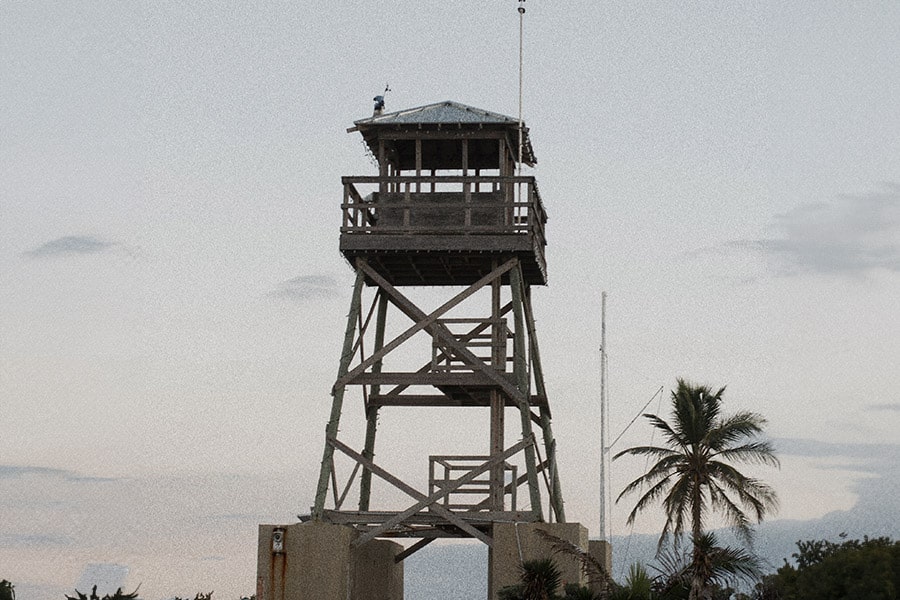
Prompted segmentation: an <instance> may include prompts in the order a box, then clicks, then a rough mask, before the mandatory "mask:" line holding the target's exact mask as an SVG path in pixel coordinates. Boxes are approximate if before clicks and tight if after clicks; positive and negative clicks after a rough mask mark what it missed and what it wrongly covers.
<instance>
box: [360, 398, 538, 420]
mask: <svg viewBox="0 0 900 600" xmlns="http://www.w3.org/2000/svg"><path fill="white" fill-rule="evenodd" d="M546 402H547V399H546V398H543V397H541V396H531V399H530V400H529V402H528V403H529V404H530V405H531V406H543V405H544V404H546ZM488 405H489V400H488V399H485V400H484V402H476V401H466V400H456V399H454V398H451V397H450V396H447V395H446V394H381V395H378V396H374V395H373V396H370V397H369V406H371V407H376V408H380V407H383V406H422V407H444V406H488ZM506 407H507V408H516V407H518V404H516V402H515V400H513V399H512V398H506ZM535 418H537V417H535Z"/></svg>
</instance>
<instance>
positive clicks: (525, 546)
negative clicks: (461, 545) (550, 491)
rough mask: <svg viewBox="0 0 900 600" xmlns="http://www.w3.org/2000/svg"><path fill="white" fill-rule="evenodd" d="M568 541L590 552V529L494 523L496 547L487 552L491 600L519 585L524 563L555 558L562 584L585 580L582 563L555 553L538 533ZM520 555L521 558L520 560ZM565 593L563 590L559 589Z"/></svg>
mask: <svg viewBox="0 0 900 600" xmlns="http://www.w3.org/2000/svg"><path fill="white" fill-rule="evenodd" d="M537 530H541V531H546V532H547V533H549V534H550V535H554V536H556V537H558V538H562V539H564V540H566V541H569V542H571V543H573V544H575V545H576V546H578V547H579V548H581V549H582V550H585V551H587V550H588V530H587V528H586V527H584V526H583V525H581V524H580V523H518V524H516V523H495V524H494V528H493V532H494V535H493V537H494V547H493V548H491V550H490V552H489V553H488V598H489V599H490V600H497V598H498V593H499V591H500V590H501V589H502V588H504V587H506V586H508V585H515V584H517V583H519V582H520V577H519V575H520V573H521V565H522V562H523V561H528V560H535V559H539V558H552V559H553V561H554V562H555V563H556V566H557V567H558V568H559V570H560V572H561V574H562V585H565V584H567V583H577V584H579V585H584V584H585V583H586V580H585V578H584V575H583V573H582V570H581V562H580V561H579V560H578V559H577V558H574V557H571V556H566V555H565V554H561V553H553V550H552V548H551V545H552V544H551V543H550V542H549V541H547V540H545V539H544V538H543V537H541V536H539V535H538V534H537V533H536V531H537ZM520 556H521V558H520ZM559 591H560V592H562V587H560V590H559Z"/></svg>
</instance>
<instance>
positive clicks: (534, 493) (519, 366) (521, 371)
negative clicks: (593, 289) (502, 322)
mask: <svg viewBox="0 0 900 600" xmlns="http://www.w3.org/2000/svg"><path fill="white" fill-rule="evenodd" d="M509 288H510V293H511V295H512V303H513V319H514V320H515V324H516V331H515V338H514V340H513V347H514V351H513V369H514V371H515V375H516V386H517V387H518V388H519V394H520V395H521V396H522V397H524V398H525V399H526V400H524V401H522V402H520V404H519V412H520V414H521V416H522V438H523V439H525V438H530V437H532V432H531V407H530V406H529V404H528V400H527V398H528V397H529V389H528V388H529V383H530V382H529V375H528V361H527V356H526V354H525V352H526V350H525V316H524V310H523V297H524V293H523V292H524V289H523V287H522V266H521V264H519V263H516V266H515V267H513V269H512V270H510V272H509ZM525 471H526V474H527V475H528V492H529V495H530V499H531V510H532V512H534V514H535V515H536V516H537V517H538V519H539V520H543V508H542V507H541V490H540V488H539V487H538V473H537V461H536V459H535V450H534V447H533V446H527V447H526V448H525Z"/></svg>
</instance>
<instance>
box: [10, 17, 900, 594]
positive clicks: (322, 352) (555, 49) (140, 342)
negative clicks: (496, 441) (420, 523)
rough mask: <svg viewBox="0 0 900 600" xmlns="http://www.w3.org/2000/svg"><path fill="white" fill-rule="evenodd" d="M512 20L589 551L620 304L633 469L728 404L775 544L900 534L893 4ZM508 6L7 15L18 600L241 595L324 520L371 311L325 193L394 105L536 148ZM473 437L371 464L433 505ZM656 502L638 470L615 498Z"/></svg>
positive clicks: (575, 482)
mask: <svg viewBox="0 0 900 600" xmlns="http://www.w3.org/2000/svg"><path fill="white" fill-rule="evenodd" d="M525 5H526V8H527V12H526V15H525V27H524V31H525V38H524V39H525V42H524V57H525V60H524V116H525V120H526V122H527V124H528V126H529V128H530V134H531V138H532V142H533V144H534V148H535V152H536V155H537V158H538V165H537V167H536V168H535V169H534V170H533V172H531V173H530V174H533V175H535V176H536V177H537V179H538V182H539V185H540V190H541V195H542V198H543V201H544V204H545V206H546V209H547V211H548V214H549V217H550V221H549V223H548V225H547V227H548V229H547V231H548V234H547V235H548V248H547V259H548V274H549V280H550V283H549V285H548V286H547V287H546V288H541V289H536V290H534V304H535V312H536V319H537V331H538V338H539V340H540V344H541V357H542V359H543V362H544V370H545V377H546V382H547V385H548V388H549V395H550V402H551V404H552V406H553V409H554V422H553V426H554V433H555V435H556V437H557V439H558V445H559V456H560V461H561V464H560V470H561V477H562V483H563V486H564V488H563V489H564V494H565V498H566V502H567V516H568V518H569V520H577V521H580V522H583V523H585V524H586V525H587V526H588V527H589V528H590V529H591V530H596V528H597V525H596V523H597V520H598V518H599V517H598V514H597V510H598V509H597V506H598V501H597V494H598V489H599V479H600V477H599V459H598V455H599V441H598V431H599V391H598V389H599V344H600V322H599V308H600V294H601V291H604V290H605V291H607V292H608V294H609V300H608V316H607V337H608V339H607V348H608V352H609V357H610V362H609V373H610V376H609V393H610V412H611V415H610V428H611V430H612V432H613V434H614V435H618V433H619V432H621V431H622V430H624V429H625V428H626V426H627V425H628V423H629V422H630V421H631V420H632V418H633V417H634V416H635V415H637V414H638V413H639V412H641V411H642V410H643V409H644V407H645V405H647V408H646V410H647V411H649V412H661V413H666V412H667V410H666V403H665V399H666V398H667V397H668V394H669V390H671V389H672V387H673V386H674V385H675V380H676V378H678V377H683V378H686V379H688V380H690V381H694V382H697V383H707V384H709V385H711V386H713V387H718V386H723V385H727V391H726V395H725V398H726V405H725V406H726V410H730V411H737V410H752V411H756V412H759V413H761V414H763V415H764V416H765V417H766V418H767V419H768V425H767V430H768V432H769V435H770V436H771V438H772V439H773V440H774V441H775V443H776V447H777V448H778V449H779V452H780V456H781V461H782V467H781V469H780V471H772V470H768V471H761V472H760V476H761V477H764V478H766V480H767V481H769V482H771V483H772V485H774V486H775V487H776V489H777V490H778V492H779V494H780V496H781V509H780V512H779V513H778V514H777V515H776V516H775V517H774V520H773V521H772V523H771V524H772V525H773V526H776V525H779V524H781V525H784V526H785V527H787V526H788V525H789V524H795V525H796V524H797V523H807V522H809V523H812V522H815V523H819V524H820V525H821V524H827V525H828V527H831V528H834V529H838V528H841V527H844V526H846V528H848V529H851V531H850V532H849V533H851V534H853V535H863V534H866V533H875V532H873V531H872V529H877V528H878V527H879V526H881V527H884V528H886V529H884V531H883V533H885V534H889V535H895V536H897V535H900V531H898V530H897V529H896V527H897V526H896V523H898V522H900V503H898V498H900V493H898V492H900V490H898V484H897V481H898V478H897V477H896V467H894V466H893V465H894V464H896V461H892V460H888V458H890V457H896V456H897V455H898V454H900V451H898V449H900V440H898V436H897V433H896V432H897V430H898V427H900V398H898V392H897V390H898V389H900V369H898V368H897V365H898V364H900V310H898V308H897V306H898V300H900V111H898V110H897V106H898V105H900V72H898V71H897V68H896V57H897V56H898V55H900V37H898V36H897V35H896V32H897V31H898V30H900V5H898V4H897V3H894V2H869V3H851V2H825V3H817V4H809V5H806V4H803V3H790V2H776V1H760V2H754V3H743V4H740V5H736V4H723V3H715V2H697V3H681V2H633V3H600V2H588V1H587V0H573V1H571V2H565V3H550V2H542V1H540V0H529V1H527V2H526V3H525ZM517 6H518V3H517V2H514V1H513V0H489V1H484V0H481V1H475V0H458V1H456V2H445V3H438V2H420V1H419V2H414V1H412V0H396V1H394V2H390V3H387V2H370V3H366V4H359V3H347V2H334V3H328V4H327V5H323V4H322V3H312V2H307V1H304V0H300V1H294V2H276V1H268V2H266V1H262V0H260V1H244V2H226V3H222V2H212V1H204V0H200V1H197V2H192V3H181V2H175V1H172V0H160V1H158V2H126V3H116V4H110V3H106V2H91V1H86V0H73V1H72V2H67V3H62V4H59V3H49V2H18V1H10V2H3V3H0V423H2V427H3V435H0V566H2V569H3V570H4V572H2V573H0V578H6V579H9V580H12V581H13V582H14V583H16V586H17V592H18V597H19V598H20V599H21V600H30V599H31V598H45V597H53V596H54V595H56V596H55V597H60V596H59V594H61V593H62V592H63V591H71V589H72V587H73V586H75V585H80V584H82V583H80V582H82V581H83V580H84V578H85V577H88V578H89V575H90V574H91V573H98V574H102V575H103V576H104V577H108V578H109V579H111V580H112V579H116V580H117V581H120V582H121V583H122V584H123V585H125V586H131V587H134V586H136V585H138V584H139V583H140V585H141V594H142V597H144V598H147V599H149V600H157V599H161V598H165V597H170V596H171V595H174V594H181V595H188V594H190V595H191V596H193V594H194V593H196V592H197V591H209V590H213V589H214V590H216V597H223V598H237V597H238V595H240V594H249V593H251V592H252V591H253V587H254V581H255V552H256V550H255V547H256V527H257V525H258V524H259V523H271V522H276V523H290V522H293V521H294V520H295V517H296V515H297V514H298V513H303V512H307V511H308V509H309V506H310V505H311V504H312V500H313V496H314V492H315V490H314V486H315V478H316V475H317V469H318V463H319V460H320V457H321V452H322V445H323V430H324V426H325V423H326V420H327V414H328V411H329V408H330V396H329V393H330V388H331V385H332V383H333V381H334V377H335V373H336V371H337V367H338V359H339V354H340V345H341V342H342V336H343V330H344V325H345V323H344V322H345V319H346V314H347V311H348V307H349V300H350V292H351V288H352V281H353V276H352V272H351V270H350V268H349V267H348V265H347V264H346V263H345V262H344V261H343V259H342V258H341V256H340V254H339V252H338V245H337V244H338V228H339V225H340V207H339V205H340V202H341V184H340V177H341V176H343V175H368V174H374V172H375V171H374V169H373V167H372V165H371V163H370V162H369V159H368V158H367V157H366V154H365V152H364V147H363V145H362V143H361V139H360V137H359V136H358V134H348V133H347V132H346V128H348V127H350V126H351V125H352V122H353V121H354V120H356V119H361V118H365V117H368V116H370V115H371V110H372V104H371V98H372V97H373V96H374V95H376V94H377V93H380V92H381V91H382V90H384V88H385V85H386V84H389V85H390V88H391V91H390V92H389V93H388V94H387V98H386V101H387V110H389V111H390V110H399V109H401V108H409V107H414V106H420V105H424V104H428V103H432V102H437V101H442V100H454V101H458V102H462V103H464V104H469V105H472V106H476V107H479V108H483V109H487V110H491V111H494V112H500V113H503V114H507V115H516V114H517V111H518V71H517V67H518V30H519V28H518V25H519V22H518V18H519V17H518V13H517V12H516V8H517ZM415 294H418V295H417V298H421V302H423V303H425V304H428V303H435V302H437V301H438V300H439V299H440V298H445V297H446V296H445V295H443V292H441V293H438V292H435V291H433V290H432V291H429V290H418V291H416V292H415ZM661 386H662V387H663V389H664V390H665V391H664V393H663V401H662V402H660V399H659V398H660V397H659V396H656V397H655V398H654V394H655V392H656V391H657V390H658V389H659V388H660V387H661ZM651 400H652V401H651ZM648 401H649V404H647V403H648ZM345 415H346V416H345V420H346V421H347V422H348V425H347V428H348V429H347V431H348V435H350V434H353V432H354V429H353V426H352V425H350V424H349V419H350V417H351V415H352V416H353V418H356V419H357V420H358V419H359V407H358V406H353V407H348V408H347V409H346V411H345ZM484 417H485V415H484V414H482V413H478V412H477V411H476V412H473V413H472V414H471V415H469V414H466V415H465V419H463V420H460V415H459V414H457V413H454V412H447V411H443V412H442V411H436V412H415V411H408V412H403V413H402V414H387V413H385V415H383V417H382V429H381V432H382V433H381V438H380V441H379V443H380V444H383V446H382V447H383V448H384V449H385V450H386V451H388V452H386V454H391V453H393V454H395V455H406V456H408V457H413V458H408V459H405V460H404V459H400V460H399V463H398V466H397V467H396V472H398V473H401V474H403V475H404V476H407V477H409V478H410V480H412V481H419V480H421V479H422V478H423V477H425V476H426V473H425V472H424V466H423V465H424V460H425V459H424V458H423V457H424V456H425V455H427V454H429V453H431V454H437V453H443V451H444V450H446V449H448V448H449V449H451V450H455V449H456V448H457V446H460V445H461V447H467V446H466V443H467V441H466V439H465V438H464V439H463V440H462V441H460V440H459V437H460V436H464V435H465V431H466V430H467V428H468V427H470V426H471V428H473V429H476V428H480V427H483V426H484V424H483V421H484ZM469 419H471V423H470V422H469ZM448 423H454V424H455V425H456V426H455V427H448V426H447V424H448ZM411 426H415V427H418V428H422V430H423V431H424V432H425V433H426V434H428V435H422V436H416V437H415V438H414V439H411V438H410V437H409V436H408V435H406V434H405V432H406V431H408V430H409V427H411ZM454 436H456V437H454ZM650 436H651V431H650V429H649V428H648V427H647V426H646V424H644V423H642V421H641V420H640V419H639V420H638V421H637V422H636V423H635V424H634V425H632V426H631V427H630V428H628V430H627V432H626V433H625V434H624V435H623V436H622V438H621V439H620V440H619V442H617V445H616V446H615V447H614V448H613V451H616V450H619V449H624V448H625V447H628V446H629V445H635V444H645V443H647V442H648V440H649V439H650ZM428 441H431V442H439V443H445V444H447V446H443V447H437V448H435V447H430V446H428V444H427V442H428ZM485 445H486V442H485ZM483 450H484V449H483V448H481V447H477V448H472V449H471V451H472V452H474V453H480V452H482V451H483ZM886 457H887V458H886ZM642 467H643V465H642V464H641V462H640V461H637V460H635V461H632V462H629V461H628V460H625V459H623V460H621V461H618V462H616V463H615V464H614V465H613V468H612V472H611V482H612V483H611V487H612V489H613V490H614V492H615V493H617V492H618V490H621V489H622V488H623V487H624V485H625V484H626V483H627V482H628V481H630V480H631V479H633V478H634V477H636V476H637V475H638V474H639V473H640V470H641V468H642ZM629 510H630V505H628V502H627V500H626V501H624V503H620V504H618V505H616V506H615V507H614V508H613V516H612V524H611V528H612V532H613V534H615V535H625V534H627V533H629V532H630V531H632V529H631V528H629V527H626V525H625V524H624V520H625V516H626V515H627V513H628V511H629ZM660 523H661V521H660V519H659V517H658V515H654V514H647V515H646V516H644V517H641V519H639V520H638V522H637V523H636V524H635V528H634V530H633V531H635V532H636V533H652V532H654V531H658V530H659V526H660ZM890 524H893V525H890ZM891 527H893V529H891ZM854 528H855V529H854ZM823 531H825V533H823V535H825V534H827V535H836V534H837V533H839V531H831V530H830V529H828V528H826V529H825V530H823ZM48 564H52V565H53V569H47V568H46V565H48ZM86 573H87V575H86ZM98 576H99V575H98ZM110 585H111V584H110Z"/></svg>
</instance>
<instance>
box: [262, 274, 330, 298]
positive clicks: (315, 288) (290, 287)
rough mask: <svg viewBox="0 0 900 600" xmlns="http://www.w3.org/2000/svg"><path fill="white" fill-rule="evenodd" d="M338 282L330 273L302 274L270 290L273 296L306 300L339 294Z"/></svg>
mask: <svg viewBox="0 0 900 600" xmlns="http://www.w3.org/2000/svg"><path fill="white" fill-rule="evenodd" d="M337 290H338V283H337V280H336V279H335V278H334V277H331V276H329V275H300V276H299V277H294V278H293V279H288V280H287V281H284V282H282V283H280V284H279V285H278V287H277V288H276V289H274V290H272V291H271V292H269V294H268V295H269V297H271V298H281V299H285V300H292V301H295V302H304V301H307V300H315V299H319V298H334V297H336V296H337V295H338V291H337Z"/></svg>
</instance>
